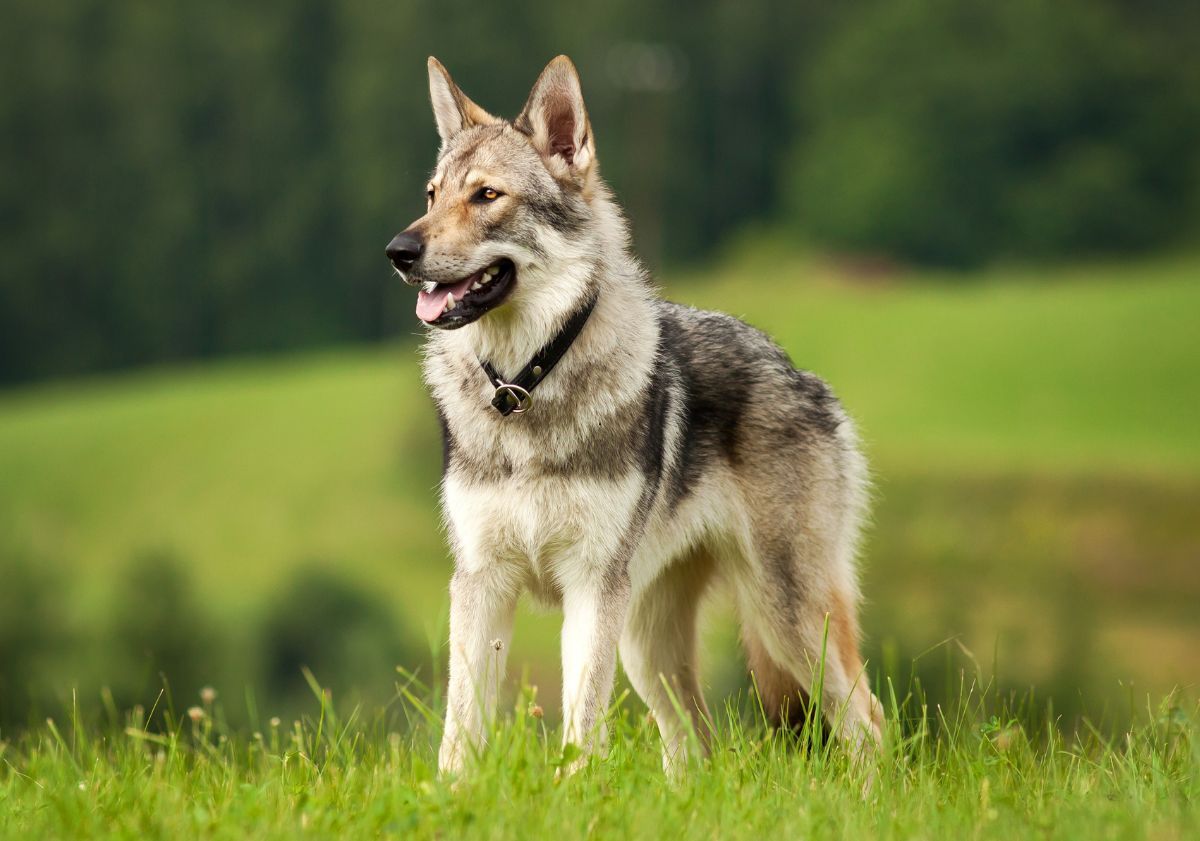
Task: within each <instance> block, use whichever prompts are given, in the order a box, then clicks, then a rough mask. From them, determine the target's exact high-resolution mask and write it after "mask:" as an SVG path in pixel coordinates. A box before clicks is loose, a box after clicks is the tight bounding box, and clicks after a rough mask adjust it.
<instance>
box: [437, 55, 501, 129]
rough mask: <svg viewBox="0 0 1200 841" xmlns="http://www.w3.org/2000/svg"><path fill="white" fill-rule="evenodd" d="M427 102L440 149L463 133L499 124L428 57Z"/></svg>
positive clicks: (440, 64) (441, 67)
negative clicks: (476, 127)
mask: <svg viewBox="0 0 1200 841" xmlns="http://www.w3.org/2000/svg"><path fill="white" fill-rule="evenodd" d="M429 100H430V101H431V102H432V103H433V118H434V120H436V121H437V130H438V134H439V135H440V136H441V138H442V145H443V146H445V145H446V143H448V142H449V140H450V138H451V137H453V136H454V135H456V134H458V133H459V132H460V131H462V130H463V129H466V128H471V126H486V125H490V124H492V123H497V122H499V120H497V119H496V118H495V117H493V116H492V115H491V114H489V113H488V112H487V111H484V110H483V109H482V108H480V107H479V106H478V105H476V104H475V103H474V102H472V101H471V99H470V97H468V96H467V95H466V94H465V93H463V92H462V89H461V88H459V86H458V85H456V84H454V80H453V79H451V78H450V72H449V71H448V70H447V69H446V68H445V67H443V66H442V63H441V62H440V61H438V60H437V59H436V58H434V57H433V56H430V57H429Z"/></svg>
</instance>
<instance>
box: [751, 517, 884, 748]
mask: <svg viewBox="0 0 1200 841" xmlns="http://www.w3.org/2000/svg"><path fill="white" fill-rule="evenodd" d="M793 522H794V521H793ZM752 543H753V547H752V548H750V549H749V550H748V552H747V554H748V556H749V557H748V558H747V561H748V563H747V564H746V566H745V567H744V568H743V570H742V574H741V575H740V576H738V580H737V582H736V584H737V598H738V609H739V613H740V615H741V621H742V637H743V640H744V642H745V645H746V653H747V660H748V662H749V664H750V667H751V670H752V671H753V672H754V676H755V680H756V683H757V685H758V689H759V693H760V695H761V697H762V700H763V705H764V707H765V708H766V711H767V713H768V715H769V716H771V717H772V718H773V719H774V720H775V721H776V722H777V723H779V724H782V725H785V726H796V725H798V724H800V723H802V722H803V721H804V716H805V715H806V712H807V710H806V704H807V702H808V699H812V701H814V702H818V703H819V709H820V711H821V714H822V715H823V717H824V719H825V722H826V724H827V726H828V727H829V728H830V729H831V730H832V732H833V733H834V735H836V736H837V737H838V738H839V739H841V740H842V741H844V742H845V743H847V744H848V745H850V746H852V747H853V748H854V750H855V752H856V753H858V752H861V750H862V749H864V748H868V749H869V748H874V747H876V746H878V745H879V743H880V740H881V726H882V710H881V708H880V705H879V702H878V700H877V699H876V698H875V697H874V695H872V693H871V690H870V687H869V685H868V679H867V675H866V673H865V671H864V668H863V662H862V660H861V659H860V657H859V653H858V620H857V615H856V604H857V596H856V593H855V590H854V588H853V585H852V583H849V581H848V580H847V579H848V575H844V574H842V571H841V570H840V569H839V567H838V566H837V563H838V562H839V561H840V560H841V559H840V558H839V556H838V552H839V551H843V550H842V547H840V546H838V544H837V542H836V541H826V540H823V539H822V537H821V535H820V534H819V533H818V532H817V530H815V529H810V530H809V532H808V533H807V534H804V535H801V536H799V537H797V538H794V539H793V538H784V537H782V536H781V535H780V533H779V531H778V529H777V528H775V527H774V526H773V525H772V526H771V527H770V528H766V527H764V528H763V529H761V530H760V531H759V532H758V533H757V534H756V535H755V539H753V540H752ZM844 551H847V552H848V550H844ZM850 581H852V579H850ZM818 689H819V694H818Z"/></svg>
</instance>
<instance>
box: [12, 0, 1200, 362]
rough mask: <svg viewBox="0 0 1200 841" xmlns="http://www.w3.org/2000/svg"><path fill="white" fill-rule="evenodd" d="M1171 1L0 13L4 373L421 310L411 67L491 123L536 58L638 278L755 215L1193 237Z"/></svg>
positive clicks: (1024, 235)
mask: <svg viewBox="0 0 1200 841" xmlns="http://www.w3.org/2000/svg"><path fill="white" fill-rule="evenodd" d="M1198 24H1200V20H1197V15H1196V13H1195V12H1193V11H1192V4H1175V3H1169V2H1166V0H1159V2H1151V3H1137V4H1134V3H1132V2H1131V0H1129V2H1119V1H1118V0H1061V2H1051V0H1018V2H1014V3H1003V4H999V3H989V2H985V0H966V2H952V0H874V2H869V1H863V0H860V1H859V2H846V3H828V2H824V1H823V0H794V1H793V2H786V1H785V0H755V1H754V2H740V3H727V2H717V0H703V1H702V2H698V3H694V4H689V5H688V6H687V7H686V8H684V7H680V6H678V5H676V4H667V3H647V2H633V0H613V2H609V3H606V4H603V5H598V6H596V7H595V8H585V7H581V6H578V5H576V4H562V3H555V4H551V3H545V2H542V1H541V0H521V1H520V2H515V3H504V4H499V3H496V4H479V3H467V2H463V0H450V2H430V1H429V0H408V2H397V3H373V2H368V1H367V0H338V2H323V1H322V0H292V2H283V0H268V2H260V3H237V2H232V0H213V1H212V2H209V3H204V4H177V3H154V2H150V0H128V2H122V3H113V2H106V0H74V2H72V3H46V2H43V0H10V2H8V3H7V4H6V7H5V11H4V13H3V21H2V24H0V85H2V87H0V162H2V164H3V166H2V168H0V253H2V255H3V256H2V261H3V262H2V272H3V273H2V275H0V382H5V381H8V382H11V381H18V380H27V379H33V378H38V377H44V376H51V375H60V374H67V373H75V372H82V371H88V370H96V369H104V368H112V367H121V366H128V365H134V364H141V363H146V362H152V361H160V360H173V359H183V358H196V357H207V356H213V355H218V354H225V353H230V352H242V351H264V350H273V349H282V348H289V347H296V346H301V345H312V344H319V343H328V342H339V341H346V340H375V339H379V338H382V337H386V336H389V335H394V334H397V333H403V332H407V331H410V330H411V329H412V325H413V322H412V320H411V317H410V315H409V300H408V297H409V296H408V295H407V294H406V292H405V290H402V289H398V288H396V285H395V283H394V282H393V281H392V279H391V278H390V276H389V274H388V272H387V270H386V265H385V263H384V261H383V258H382V256H381V255H382V247H383V244H385V243H386V242H387V240H388V238H389V237H390V236H391V235H392V234H393V233H394V232H395V231H396V230H398V229H399V228H400V227H401V226H402V225H403V224H404V223H405V222H407V221H408V220H409V219H411V218H412V217H414V216H415V215H418V214H419V213H420V210H421V207H422V204H423V198H422V193H423V190H422V185H423V182H424V179H425V177H426V174H427V171H428V169H429V167H430V165H431V164H432V160H433V152H434V149H435V145H436V140H435V135H434V130H433V125H432V119H431V116H430V113H429V107H428V102H427V91H426V82H425V70H424V58H425V56H426V55H428V54H431V53H432V54H436V55H438V56H439V57H440V58H441V59H442V60H443V61H444V62H445V63H446V64H447V66H449V67H450V69H451V70H452V72H453V73H454V74H455V76H456V78H457V79H458V80H459V81H460V83H461V84H462V85H463V86H464V88H465V89H466V90H467V91H468V92H469V93H470V94H471V95H472V97H474V98H475V99H476V100H477V101H479V102H480V103H482V104H483V105H485V106H486V107H487V108H489V109H490V110H492V111H494V112H496V113H501V114H507V115H512V114H514V113H515V112H516V111H517V110H518V109H519V108H520V106H521V104H522V102H523V100H524V97H525V94H526V93H527V91H528V88H529V86H530V84H531V83H532V80H533V79H534V78H535V76H536V74H537V72H538V71H539V70H540V68H541V66H542V65H543V63H544V62H545V61H546V60H548V59H549V58H550V57H552V56H553V55H555V54H557V53H560V52H567V53H569V54H571V55H572V57H573V58H575V60H576V62H577V64H578V65H579V67H580V69H581V72H582V73H583V77H584V85H585V91H586V94H587V97H588V102H589V107H590V108H591V111H592V116H593V121H594V123H595V127H596V132H597V143H598V149H599V152H600V157H601V160H602V163H603V167H604V172H605V174H606V175H607V177H608V178H609V179H610V180H611V181H612V182H613V184H614V186H615V187H616V188H617V191H618V194H619V195H620V197H621V198H622V200H623V201H624V202H625V204H626V206H627V207H628V209H629V211H630V213H631V215H632V216H633V217H634V219H635V222H636V223H637V224H636V232H637V238H638V245H639V247H640V248H641V250H642V252H643V253H644V254H645V255H646V256H647V257H648V258H649V259H650V261H651V262H652V263H654V264H656V265H662V264H672V263H681V262H694V261H700V260H703V259H706V258H708V257H710V256H711V255H712V254H713V251H714V249H715V248H716V247H717V246H718V245H719V244H720V242H721V241H722V240H723V239H724V238H725V236H726V235H727V234H729V233H730V232H731V231H733V230H735V229H736V228H738V227H739V226H742V225H744V224H746V223H747V222H750V221H754V220H769V221H773V222H778V223H780V224H779V227H780V229H781V230H784V231H791V232H794V235H795V236H797V237H801V238H804V239H805V240H808V241H812V242H814V243H815V244H817V245H818V246H823V247H829V248H834V249H842V250H851V251H863V252H872V253H883V254H889V255H892V256H894V257H897V258H900V259H905V260H916V261H925V262H935V263H939V262H940V263H950V264H962V265H966V264H970V263H973V262H978V261H982V260H986V259H989V258H991V257H994V256H1010V255H1017V256H1027V255H1031V256H1042V255H1061V254H1071V253H1076V252H1087V251H1090V250H1097V249H1122V250H1132V249H1144V248H1150V247H1156V246H1159V245H1162V244H1164V243H1171V242H1175V241H1178V240H1179V239H1180V238H1183V237H1186V236H1187V235H1188V234H1189V233H1191V232H1194V231H1195V224H1194V220H1195V218H1196V205H1197V201H1196V198H1197V195H1198V194H1200V188H1198V186H1197V185H1198V182H1200V178H1198V176H1197V172H1198V168H1197V152H1196V147H1197V144H1196V143H1195V142H1194V138H1195V137H1196V136H1197V134H1196V129H1197V127H1198V123H1197V119H1196V114H1197V112H1196V107H1195V106H1196V100H1195V91H1196V90H1198V89H1200V73H1197V68H1198V60H1197V56H1196V50H1195V49H1194V43H1191V42H1190V41H1191V38H1192V36H1191V35H1189V33H1195V32H1196V31H1200V27H1198Z"/></svg>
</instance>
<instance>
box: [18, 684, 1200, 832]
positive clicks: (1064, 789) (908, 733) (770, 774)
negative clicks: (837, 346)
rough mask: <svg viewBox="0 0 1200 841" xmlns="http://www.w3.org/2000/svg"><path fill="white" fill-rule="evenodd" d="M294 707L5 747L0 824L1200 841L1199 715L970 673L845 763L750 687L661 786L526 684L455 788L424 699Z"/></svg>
mask: <svg viewBox="0 0 1200 841" xmlns="http://www.w3.org/2000/svg"><path fill="white" fill-rule="evenodd" d="M309 679H310V682H311V685H312V688H313V692H314V696H315V699H316V700H315V702H314V710H313V712H312V714H311V715H309V716H306V717H303V718H301V719H299V720H295V721H288V722H280V721H279V720H278V719H271V720H267V721H263V722H257V723H256V725H255V729H254V730H253V731H251V732H243V731H237V730H233V729H231V728H230V727H229V726H228V725H227V724H226V718H225V715H224V712H223V707H222V703H221V701H220V699H216V700H214V699H213V698H212V697H211V696H206V700H205V701H203V702H201V703H200V704H198V705H196V706H195V707H193V708H191V709H190V711H189V712H188V713H184V714H178V713H176V712H174V711H172V710H169V709H166V708H164V707H162V706H159V707H157V708H152V709H151V710H150V711H148V712H146V711H143V710H135V711H134V712H132V713H129V714H128V715H127V716H125V717H124V718H120V717H117V716H116V715H115V711H114V710H112V709H109V710H108V711H107V713H106V714H105V719H106V720H104V721H102V722H97V721H93V722H91V723H87V722H85V721H84V720H83V717H82V716H81V714H80V712H79V709H78V707H77V706H74V705H73V706H72V709H70V710H69V711H68V712H67V715H66V716H65V717H64V720H63V721H61V722H59V721H56V720H48V721H47V722H46V724H45V726H44V727H40V728H38V729H36V730H34V731H31V732H28V733H26V734H25V735H23V736H21V737H20V738H18V739H17V740H16V741H15V742H13V743H8V744H3V743H0V833H3V834H4V835H7V836H13V837H18V836H19V837H68V836H70V837H81V836H83V837H86V836H98V835H114V836H125V837H133V836H137V837H147V836H148V837H170V838H178V837H195V836H205V837H218V838H220V837H229V838H240V837H246V836H247V835H253V836H255V837H278V838H291V837H296V836H298V835H300V834H302V833H311V834H314V835H316V836H318V837H329V836H348V835H353V836H383V837H406V838H407V837H455V838H458V837H471V838H504V837H514V838H539V837H540V838H554V839H567V838H583V837H639V838H640V837H653V838H661V837H705V838H714V837H720V838H740V837H754V838H762V837H810V836H814V837H842V838H845V837H860V836H863V835H866V834H868V833H869V834H870V835H871V836H872V837H881V838H922V837H930V838H931V837H942V838H966V837H979V838H1016V837H1034V836H1036V837H1047V838H1126V837H1128V838H1186V837H1194V833H1195V832H1196V831H1197V830H1198V829H1200V807H1198V802H1200V778H1198V776H1197V771H1198V770H1200V740H1198V739H1197V735H1198V730H1197V724H1198V723H1200V708H1197V707H1196V706H1195V705H1194V704H1188V703H1184V702H1183V701H1182V700H1181V699H1180V697H1178V696H1171V697H1168V698H1166V699H1164V700H1163V701H1161V702H1160V703H1157V704H1152V703H1149V702H1147V703H1146V705H1145V706H1144V707H1143V708H1142V709H1141V710H1140V712H1139V715H1138V716H1137V719H1136V722H1135V724H1134V725H1133V726H1131V727H1129V728H1128V729H1127V730H1125V731H1123V732H1121V733H1118V734H1115V735H1106V734H1104V733H1102V732H1101V731H1100V730H1099V729H1097V728H1095V727H1092V726H1090V725H1088V724H1087V723H1086V722H1085V723H1084V724H1083V726H1081V727H1079V728H1078V729H1074V730H1071V731H1065V730H1064V729H1062V727H1061V726H1060V723H1059V722H1058V721H1057V720H1056V719H1055V717H1054V714H1053V711H1052V709H1051V708H1049V707H1048V706H1045V705H1041V704H1038V703H1037V702H1035V701H1033V700H1032V699H1031V698H1029V697H1025V698H1014V697H1011V696H1001V695H999V694H998V693H997V692H996V691H995V690H994V688H993V687H991V686H988V685H980V684H979V683H978V682H977V680H976V679H974V678H972V677H971V676H969V675H968V674H966V673H959V674H957V675H952V676H948V679H951V680H953V681H955V682H957V683H958V685H959V686H960V688H961V691H960V693H959V695H958V697H957V698H956V699H955V700H954V701H953V702H952V703H950V704H947V705H942V706H933V705H930V704H929V703H928V701H927V699H926V696H925V693H924V692H923V691H922V689H921V686H920V684H919V683H918V682H913V683H910V684H909V685H908V686H907V687H904V688H903V689H902V690H898V689H896V688H895V687H893V686H892V685H891V684H890V683H889V682H886V681H885V682H884V683H883V685H882V686H880V687H879V689H880V690H881V693H882V697H883V700H884V703H885V706H886V707H887V708H888V716H887V718H888V720H887V725H886V739H885V748H884V750H883V752H882V753H881V755H880V756H879V757H878V759H877V760H872V761H867V762H859V761H855V760H854V759H853V758H852V757H851V756H849V755H848V754H847V753H846V752H845V751H844V750H843V749H842V746H841V745H840V744H839V743H837V742H835V741H833V740H830V739H826V738H821V737H820V736H819V735H818V734H817V733H815V732H814V730H815V729H817V728H813V727H811V725H810V726H806V727H805V728H804V729H802V731H801V732H799V733H793V732H790V731H779V730H773V729H771V728H769V727H767V726H766V724H765V722H764V721H763V720H762V717H761V714H760V710H761V706H760V705H759V704H758V703H757V701H756V698H755V697H754V695H753V694H752V693H749V694H744V695H741V696H739V697H738V698H735V699H734V700H732V701H730V702H728V703H726V704H725V705H724V707H723V708H722V710H721V712H720V713H719V714H718V715H717V721H716V722H715V726H716V735H715V739H714V743H713V749H712V753H711V757H710V758H709V759H707V760H706V761H702V762H701V761H697V762H694V763H693V764H692V765H691V767H690V768H689V769H688V770H687V772H686V773H685V774H684V775H683V776H682V777H681V778H679V779H676V780H673V781H672V780H669V779H668V778H667V777H666V776H664V774H663V772H662V769H661V764H660V758H659V746H658V734H657V728H656V727H655V726H654V723H653V722H652V721H651V720H649V718H648V717H647V716H645V715H644V714H643V713H641V712H640V711H638V708H637V707H636V705H634V704H632V703H629V701H628V698H627V696H621V697H618V699H617V701H616V703H615V704H614V706H613V709H612V710H611V712H610V715H609V717H608V719H609V746H608V750H607V754H606V755H604V756H596V757H592V758H591V759H590V760H589V761H588V762H587V763H586V764H585V765H584V766H583V768H582V770H580V771H578V772H577V773H575V774H574V775H564V774H562V773H561V771H562V769H563V768H564V766H566V765H569V764H573V762H574V760H576V759H577V757H578V753H577V751H576V750H575V749H574V748H573V747H572V746H568V747H567V748H566V749H564V748H561V747H560V736H559V734H558V732H557V731H556V730H555V729H554V728H553V727H551V726H550V724H549V723H548V721H547V719H546V718H545V717H543V716H542V714H541V708H540V706H539V705H538V703H537V701H538V698H537V689H536V688H534V687H530V686H528V685H526V686H524V687H523V688H522V690H521V691H520V693H519V694H518V696H517V698H516V702H515V704H513V705H512V706H511V707H510V708H509V709H508V710H506V711H505V712H504V714H503V715H501V716H500V718H499V720H498V721H497V722H496V723H495V724H494V726H493V727H492V728H491V730H490V732H489V737H488V742H489V743H488V745H487V746H486V747H485V748H484V749H483V750H482V751H480V752H479V753H478V754H477V755H475V756H474V757H473V761H472V763H471V767H470V770H469V771H468V772H467V773H466V774H465V775H464V776H463V777H461V778H460V779H458V780H445V779H439V778H438V776H437V773H436V767H435V765H436V742H437V739H438V736H439V724H438V714H437V712H436V709H435V704H436V700H435V699H434V698H433V696H432V695H431V694H430V691H429V690H428V689H427V688H426V687H423V686H421V685H420V683H419V682H416V681H415V680H414V679H413V678H412V677H411V676H405V677H404V679H403V680H402V682H401V683H399V684H398V686H397V692H396V697H395V699H394V701H393V703H392V704H391V705H389V706H386V707H383V708H376V709H372V710H363V709H353V710H350V711H348V713H347V714H346V715H344V716H343V715H342V714H341V713H340V712H339V710H338V709H337V705H336V704H335V703H334V701H333V699H332V698H331V697H330V696H329V694H328V693H327V692H326V691H324V690H323V689H322V688H321V687H320V686H319V685H318V684H317V683H316V681H315V679H313V678H311V675H310V676H309Z"/></svg>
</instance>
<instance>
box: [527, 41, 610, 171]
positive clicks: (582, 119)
mask: <svg viewBox="0 0 1200 841" xmlns="http://www.w3.org/2000/svg"><path fill="white" fill-rule="evenodd" d="M515 125H516V127H517V128H518V129H520V130H521V131H524V132H525V133H526V134H528V135H529V136H530V137H532V138H533V145H534V146H535V147H537V150H538V151H539V152H541V153H542V157H543V158H544V159H545V160H546V165H547V166H549V167H550V171H551V172H552V173H554V174H555V175H567V174H573V175H577V176H583V175H586V174H587V172H588V171H589V170H590V169H591V167H592V163H593V162H594V161H595V159H596V147H595V143H594V141H593V140H592V126H591V124H590V123H589V122H588V116H587V108H585V107H584V105H583V90H582V89H581V88H580V86H579V73H578V72H576V70H575V65H574V64H572V63H571V59H569V58H567V57H566V56H565V55H560V56H559V57H558V58H556V59H554V60H553V61H551V62H550V63H549V64H547V65H546V69H545V70H543V71H542V75H541V76H538V80H537V81H536V82H534V84H533V90H532V91H531V92H530V94H529V101H528V102H526V103H525V108H524V109H523V110H522V111H521V115H520V116H519V117H517V119H516V122H515Z"/></svg>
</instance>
